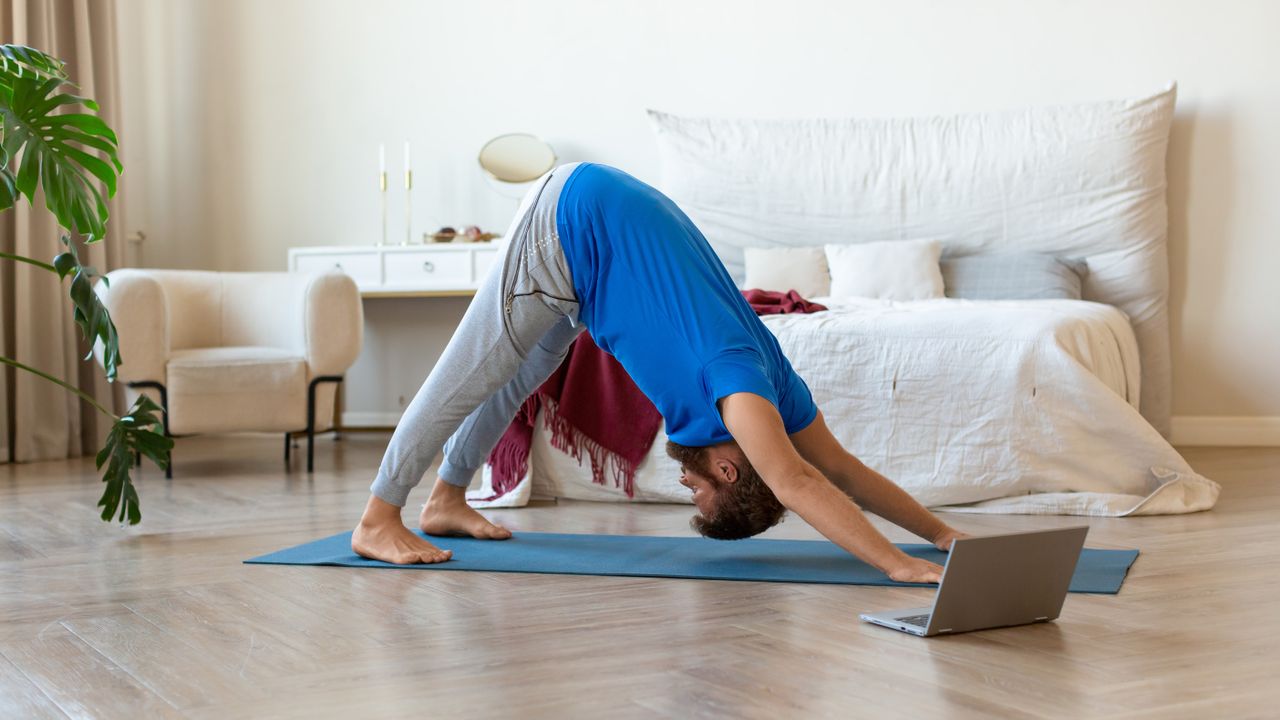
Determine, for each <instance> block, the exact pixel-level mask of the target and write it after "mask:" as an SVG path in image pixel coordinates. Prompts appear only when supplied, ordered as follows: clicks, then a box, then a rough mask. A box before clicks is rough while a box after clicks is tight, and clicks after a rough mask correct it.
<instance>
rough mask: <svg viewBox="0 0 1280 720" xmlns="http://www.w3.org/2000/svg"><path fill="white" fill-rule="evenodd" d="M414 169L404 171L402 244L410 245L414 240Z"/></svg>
mask: <svg viewBox="0 0 1280 720" xmlns="http://www.w3.org/2000/svg"><path fill="white" fill-rule="evenodd" d="M412 238H413V171H412V170H405V171H404V242H402V243H400V244H401V245H409V244H411V243H412V242H413V240H412Z"/></svg>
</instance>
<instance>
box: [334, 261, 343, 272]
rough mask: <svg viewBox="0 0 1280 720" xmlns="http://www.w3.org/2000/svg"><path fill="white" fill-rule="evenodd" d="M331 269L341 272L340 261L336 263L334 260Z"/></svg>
mask: <svg viewBox="0 0 1280 720" xmlns="http://www.w3.org/2000/svg"><path fill="white" fill-rule="evenodd" d="M333 269H334V270H337V271H338V272H342V263H337V262H336V263H334V264H333Z"/></svg>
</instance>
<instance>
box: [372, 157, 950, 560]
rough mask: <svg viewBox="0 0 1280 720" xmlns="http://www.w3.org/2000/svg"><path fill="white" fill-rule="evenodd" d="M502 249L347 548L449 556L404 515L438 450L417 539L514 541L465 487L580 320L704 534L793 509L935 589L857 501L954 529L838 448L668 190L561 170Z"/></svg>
mask: <svg viewBox="0 0 1280 720" xmlns="http://www.w3.org/2000/svg"><path fill="white" fill-rule="evenodd" d="M503 242H505V243H506V247H505V252H503V253H502V254H501V257H502V259H501V261H500V265H499V266H498V267H496V268H495V269H494V270H493V271H492V272H490V274H489V277H488V279H487V280H486V281H485V284H484V286H483V287H482V288H481V289H480V290H479V291H478V292H477V293H476V296H475V299H474V300H473V301H472V303H471V306H470V307H469V308H468V309H467V313H466V315H465V316H464V317H463V319H462V322H461V324H460V325H459V326H458V330H457V332H456V333H455V334H454V336H453V339H452V340H451V341H450V342H449V345H448V347H447V348H446V349H445V352H444V354H443V355H442V356H441V358H440V361H439V362H438V363H437V365H436V367H435V369H433V370H432V372H431V375H430V376H429V377H428V378H427V380H426V382H425V383H423V385H422V388H421V389H420V390H419V391H418V394H417V395H416V396H415V397H414V399H413V402H412V403H410V405H409V407H408V408H407V409H406V411H405V414H404V417H403V418H402V419H401V421H400V424H399V425H398V426H397V427H396V431H395V434H394V435H393V436H392V438H391V442H390V444H389V445H388V447H387V452H386V455H385V456H384V458H383V460H382V465H381V467H380V468H379V470H378V475H377V478H376V479H375V480H374V482H373V486H372V488H371V490H372V492H373V495H372V497H370V498H369V502H368V505H367V506H366V507H365V511H364V516H363V517H362V518H361V519H360V524H359V525H358V526H357V527H356V529H355V532H354V533H353V535H352V540H351V547H352V549H353V550H354V551H355V552H356V553H358V554H360V555H362V556H364V557H369V558H374V559H378V560H385V561H387V562H392V563H398V564H407V563H419V562H423V563H434V562H443V561H446V560H448V559H449V558H450V557H451V552H450V551H448V550H440V549H439V548H437V547H436V546H434V545H432V544H431V543H430V542H428V541H426V540H424V539H423V538H421V537H420V536H418V535H417V534H415V533H412V532H410V531H409V530H408V529H407V528H406V527H405V526H404V524H403V523H402V522H401V519H400V509H401V508H402V507H403V506H404V505H405V503H406V502H407V498H408V495H409V491H410V490H412V489H413V488H414V487H415V486H416V485H417V484H418V483H419V482H420V481H421V479H422V476H423V474H425V472H426V470H427V468H428V467H429V466H430V464H431V462H432V461H433V460H434V459H435V456H436V455H437V453H439V452H440V449H441V447H442V446H443V448H444V453H445V457H444V460H443V462H442V463H441V466H440V469H439V473H438V478H437V480H436V483H435V486H434V488H433V489H432V491H431V497H430V499H429V500H428V501H427V504H426V506H425V507H424V508H423V510H422V514H421V517H420V518H419V526H420V527H421V529H422V530H423V532H425V533H426V534H428V535H456V534H461V535H470V536H472V537H477V538H487V539H493V540H502V539H505V538H508V537H510V536H511V533H510V532H508V531H507V530H506V529H505V528H502V527H500V526H497V525H494V524H492V523H490V522H489V521H488V520H486V519H485V518H484V517H483V516H482V515H480V514H479V513H478V512H476V511H475V510H473V509H472V508H470V507H469V506H467V504H466V499H465V492H466V488H467V485H468V484H469V483H470V481H471V478H472V476H473V475H474V474H475V472H476V470H478V469H479V468H480V467H481V466H482V465H483V463H484V460H485V458H486V457H487V456H488V454H489V452H490V451H491V450H492V449H493V447H494V445H496V444H497V442H498V439H499V438H500V437H501V436H502V433H503V431H504V430H505V429H506V427H507V425H508V424H509V423H510V422H511V420H512V418H513V417H514V416H515V413H516V410H517V408H519V406H520V404H521V403H522V402H523V401H524V400H525V398H527V397H528V396H529V395H530V394H532V393H533V391H534V390H536V389H537V388H538V386H539V385H541V384H542V382H543V381H544V380H545V379H546V378H547V377H549V376H550V375H551V373H552V372H553V371H554V370H555V369H556V368H557V367H558V366H559V365H560V362H561V360H562V359H563V358H564V356H565V354H566V353H567V352H568V349H569V346H570V345H571V344H572V343H573V341H574V339H575V338H576V337H577V335H578V333H579V332H581V331H582V329H583V328H584V327H585V328H586V329H588V330H590V332H591V335H592V338H593V339H594V340H595V341H596V344H597V345H599V346H600V348H601V349H602V350H604V351H605V352H607V353H610V354H611V355H613V356H614V357H616V358H617V359H618V361H619V362H621V364H622V366H623V367H624V368H626V370H627V372H628V373H629V374H630V375H631V377H632V379H633V380H634V381H635V383H636V385H637V386H638V387H639V388H640V390H641V391H642V392H644V394H645V395H646V396H648V397H649V399H650V400H652V401H653V403H654V405H656V406H657V408H658V410H659V411H660V412H661V413H662V416H663V419H664V420H665V421H666V427H667V433H668V435H669V436H670V438H671V443H670V444H669V445H668V452H669V453H670V454H671V455H672V456H673V457H674V458H675V459H676V460H678V461H679V462H680V463H681V469H682V473H683V475H682V477H681V482H682V483H683V484H684V485H685V486H686V487H688V488H689V489H690V490H691V491H692V492H693V502H694V504H695V505H696V506H697V508H698V512H699V514H698V515H697V516H695V518H694V521H693V522H694V527H695V528H696V529H698V530H699V531H700V532H702V533H703V534H704V535H707V536H709V537H714V538H722V539H732V538H741V537H747V536H749V535H754V534H756V533H759V532H762V531H763V530H765V529H767V528H768V527H770V526H772V525H774V524H775V523H777V522H778V521H779V520H780V519H781V517H782V514H783V512H784V508H789V509H790V510H792V511H793V512H795V513H796V514H797V515H799V516H800V517H801V518H803V519H804V520H805V521H806V522H808V523H809V524H810V525H812V526H813V527H815V528H816V529H817V530H818V531H819V532H821V533H822V534H823V535H825V536H826V537H827V538H829V539H830V540H831V541H832V542H834V543H836V544H837V545H839V546H840V547H842V548H844V549H845V550H847V551H849V552H850V553H852V554H854V555H856V556H858V557H859V558H861V559H863V560H864V561H866V562H868V563H870V564H872V565H874V566H875V567H877V568H879V569H880V570H882V571H883V572H885V574H887V575H888V576H889V577H891V578H893V579H894V580H900V581H907V582H937V581H938V580H939V578H940V576H941V572H942V569H941V568H940V567H939V566H938V565H936V564H934V563H930V562H927V561H924V560H920V559H917V558H912V557H910V556H908V555H906V554H905V553H903V552H902V551H900V550H898V549H897V548H896V547H895V546H894V545H893V544H892V543H890V542H889V541H888V540H887V539H885V537H884V536H883V535H881V534H880V533H879V532H877V531H876V529H875V528H874V527H873V526H872V525H871V524H870V523H869V522H868V521H867V518H866V517H865V516H864V515H863V513H862V511H861V510H860V509H859V507H858V505H857V504H855V502H854V501H855V500H856V501H857V502H858V503H861V504H862V505H863V506H864V507H866V508H867V509H868V510H870V511H871V512H874V513H876V514H878V515H880V516H882V517H884V518H886V519H888V520H890V521H892V522H894V523H897V524H898V525H900V526H902V527H904V528H906V529H907V530H910V531H911V532H913V533H915V534H917V535H920V536H921V537H924V538H926V539H928V540H930V541H931V542H933V543H935V544H936V545H937V546H938V547H939V548H942V549H944V550H946V549H949V548H950V546H951V542H952V540H954V539H955V538H956V537H961V534H960V533H958V532H957V531H956V530H954V529H952V528H950V527H948V526H947V524H946V523H944V522H942V521H941V520H939V519H938V518H937V517H935V516H934V515H933V514H931V513H930V512H929V511H928V510H926V509H925V508H924V507H922V506H921V505H920V504H919V503H917V502H915V500H913V499H912V498H911V497H910V496H909V495H907V494H906V493H905V492H904V491H903V490H902V489H901V488H899V487H898V486H896V485H894V484H893V483H892V482H890V481H889V480H887V479H885V478H884V477H883V476H881V475H879V474H878V473H876V472H875V471H873V470H871V469H869V468H867V467H866V466H864V465H863V464H862V463H860V462H859V461H858V460H857V459H856V458H854V457H853V456H852V455H851V454H849V453H848V452H846V451H845V449H844V448H843V447H841V445H840V443H839V442H838V441H837V440H836V439H835V437H834V436H832V434H831V431H830V430H829V429H828V428H827V426H826V423H825V422H824V420H823V418H822V414H821V413H820V412H819V411H818V408H817V406H816V405H815V404H814V402H813V398H812V396H811V395H810V393H809V388H808V386H806V385H805V383H804V381H803V380H801V379H800V377H799V376H798V375H797V374H796V373H795V371H794V370H793V369H792V367H791V363H790V362H788V361H787V358H786V357H785V356H784V355H783V353H782V349H781V348H780V347H779V345H778V342H777V340H776V339H775V338H774V337H773V335H772V334H771V333H770V332H769V331H768V330H767V329H766V328H765V326H764V324H763V323H761V322H760V320H759V318H757V317H756V315H755V313H754V312H752V310H751V308H750V306H749V305H748V304H747V302H746V301H745V300H744V299H743V298H742V295H741V294H740V293H739V292H738V289H737V288H736V287H735V286H734V284H733V281H732V280H731V279H730V277H729V274H728V272H726V271H725V268H724V266H723V265H722V264H721V263H720V261H719V259H718V258H717V257H716V255H715V253H714V252H713V251H712V249H711V247H710V245H708V244H707V241H706V239H705V238H704V237H703V236H702V233H701V232H699V231H698V229H697V228H696V227H695V226H694V224H693V222H692V221H690V220H689V218H688V217H687V216H686V215H685V214H684V213H683V212H681V211H680V209H679V208H678V207H676V205H675V203H674V202H672V201H671V200H670V199H669V198H667V197H666V196H664V195H662V194H661V193H659V192H658V191H657V190H655V189H653V188H651V187H649V186H648V185H645V184H644V183H642V182H640V181H638V180H636V179H635V178H633V177H631V176H630V175H627V174H626V173H623V172H621V171H619V170H616V169H614V168H610V167H607V166H604V165H597V164H592V163H582V164H573V165H564V166H561V167H559V168H557V169H556V170H555V171H553V172H552V173H550V174H549V175H548V176H547V177H545V178H544V179H542V180H541V181H539V183H538V184H537V185H536V186H535V187H534V189H533V190H531V191H530V192H529V194H528V195H526V197H525V199H524V201H523V202H522V203H521V207H520V209H519V210H518V211H517V213H516V219H515V221H514V223H513V224H512V226H511V228H510V229H509V230H508V232H507V234H506V236H505V239H504V241H503ZM446 439H447V440H448V442H447V444H446Z"/></svg>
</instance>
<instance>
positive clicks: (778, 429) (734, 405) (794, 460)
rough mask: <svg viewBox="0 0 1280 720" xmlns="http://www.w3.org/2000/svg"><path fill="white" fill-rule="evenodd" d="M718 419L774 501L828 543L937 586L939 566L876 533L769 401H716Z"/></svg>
mask: <svg viewBox="0 0 1280 720" xmlns="http://www.w3.org/2000/svg"><path fill="white" fill-rule="evenodd" d="M719 404H720V415H721V417H722V418H723V419H724V424H725V427H726V428H728V430H729V433H730V434H732V435H733V438H734V440H736V441H737V442H738V446H739V447H741V448H742V452H743V453H744V454H745V455H746V456H747V460H749V461H750V462H751V464H752V466H754V467H755V470H756V472H757V473H759V474H760V477H761V478H762V479H763V480H764V482H765V484H766V485H768V486H769V489H770V490H772V491H773V494H774V495H776V496H777V498H778V501H779V502H781V503H782V504H783V505H784V506H786V507H787V508H788V509H790V510H791V511H792V512H794V513H795V514H797V515H799V516H800V517H801V518H802V519H804V521H805V522H807V523H809V524H810V525H812V526H813V527H814V528H815V529H816V530H817V531H818V532H820V533H822V534H823V535H824V536H826V537H827V539H829V540H831V542H833V543H835V544H837V545H839V546H840V547H842V548H844V549H845V550H847V551H849V552H850V553H852V554H853V555H856V556H857V557H859V558H861V559H862V560H865V561H866V562H868V563H870V564H871V565H874V566H875V567H877V568H879V569H880V570H881V571H883V572H884V573H885V574H886V575H888V576H889V577H890V578H892V579H894V580H898V581H902V582H938V580H939V579H940V578H941V576H942V568H941V567H939V566H938V565H936V564H934V563H931V562H928V561H925V560H921V559H919V558H913V557H911V556H910V555H907V554H906V553H904V552H902V551H901V550H899V549H898V548H897V547H896V546H895V545H894V544H893V543H891V542H889V540H888V539H887V538H885V536H884V535H881V534H880V532H879V531H877V530H876V529H875V527H873V526H872V525H871V523H870V521H868V520H867V517H866V515H864V514H863V513H862V511H861V510H859V509H858V506H857V505H856V504H854V502H853V500H852V499H851V498H850V497H849V495H847V494H845V493H844V492H842V491H841V490H840V489H838V488H837V487H836V486H835V485H832V484H831V482H830V481H828V480H827V479H826V478H825V477H823V476H822V474H821V473H820V472H819V471H818V470H817V468H815V467H814V466H813V465H811V464H810V463H808V462H806V461H805V460H804V458H802V457H800V454H799V453H798V452H796V448H795V446H794V445H792V442H791V438H789V437H788V436H787V431H786V427H785V425H784V424H783V422H782V416H780V415H779V414H778V410H777V408H775V407H774V406H773V403H771V402H769V401H768V400H765V399H764V398H762V397H760V396H759V395H754V394H752V393H745V392H740V393H734V394H732V395H729V396H727V397H724V398H722V399H721V400H720V403H719Z"/></svg>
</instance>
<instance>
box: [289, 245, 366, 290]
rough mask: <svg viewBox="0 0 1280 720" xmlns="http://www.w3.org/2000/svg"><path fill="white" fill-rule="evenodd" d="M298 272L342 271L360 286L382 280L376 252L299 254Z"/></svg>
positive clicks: (296, 263) (295, 265)
mask: <svg viewBox="0 0 1280 720" xmlns="http://www.w3.org/2000/svg"><path fill="white" fill-rule="evenodd" d="M294 270H297V271H298V272H335V271H336V272H341V273H346V274H347V275H350V276H351V279H352V280H355V281H356V285H358V286H360V287H362V288H363V287H368V286H374V285H378V284H379V283H381V282H382V268H381V267H379V263H378V255H377V254H376V253H308V254H306V255H298V256H297V260H296V261H295V263H294Z"/></svg>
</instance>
